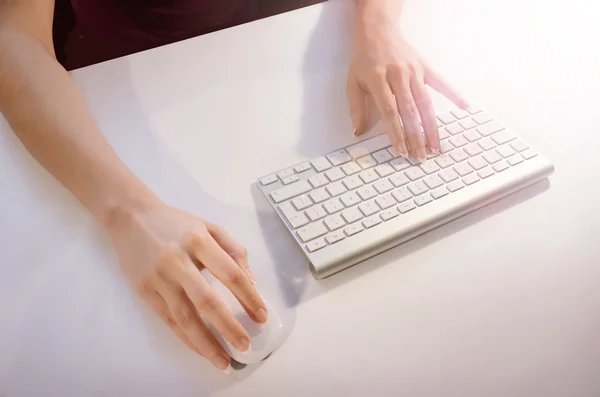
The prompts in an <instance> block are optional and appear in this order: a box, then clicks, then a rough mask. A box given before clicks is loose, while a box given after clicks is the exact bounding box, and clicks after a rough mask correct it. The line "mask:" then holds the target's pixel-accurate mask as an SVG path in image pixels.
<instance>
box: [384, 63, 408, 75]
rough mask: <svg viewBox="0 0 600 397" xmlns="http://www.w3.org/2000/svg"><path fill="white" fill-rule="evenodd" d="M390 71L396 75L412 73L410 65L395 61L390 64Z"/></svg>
mask: <svg viewBox="0 0 600 397" xmlns="http://www.w3.org/2000/svg"><path fill="white" fill-rule="evenodd" d="M388 71H389V73H390V74H392V75H394V76H406V75H407V74H409V73H410V66H409V65H407V64H406V63H403V62H399V63H393V64H391V65H390V66H388Z"/></svg>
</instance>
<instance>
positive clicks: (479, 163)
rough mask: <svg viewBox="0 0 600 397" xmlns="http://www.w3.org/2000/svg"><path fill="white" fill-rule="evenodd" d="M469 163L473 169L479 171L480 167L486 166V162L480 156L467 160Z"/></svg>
mask: <svg viewBox="0 0 600 397" xmlns="http://www.w3.org/2000/svg"><path fill="white" fill-rule="evenodd" d="M468 163H469V165H470V166H471V167H473V169H474V170H475V171H479V170H480V169H482V168H485V167H487V165H488V163H487V162H486V161H485V160H484V159H482V158H481V157H475V158H472V159H470V160H469V161H468Z"/></svg>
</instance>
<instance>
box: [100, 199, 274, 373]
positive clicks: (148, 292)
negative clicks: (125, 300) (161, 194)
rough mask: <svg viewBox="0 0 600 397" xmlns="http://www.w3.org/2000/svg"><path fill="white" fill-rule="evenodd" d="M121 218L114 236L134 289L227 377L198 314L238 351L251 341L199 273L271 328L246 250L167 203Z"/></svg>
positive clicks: (221, 355) (226, 363)
mask: <svg viewBox="0 0 600 397" xmlns="http://www.w3.org/2000/svg"><path fill="white" fill-rule="evenodd" d="M121 218H122V219H118V220H117V221H115V222H114V224H112V225H111V226H110V234H111V237H112V239H113V242H114V244H115V246H116V249H117V253H118V256H119V261H120V263H121V267H122V268H123V271H124V273H125V274H126V276H127V277H128V279H129V281H130V282H131V284H132V285H133V286H134V287H135V288H136V289H137V290H138V292H139V293H140V295H141V296H142V297H143V298H144V299H145V300H146V302H147V303H148V304H149V305H150V306H151V307H152V308H153V309H154V311H155V312H156V313H158V315H159V316H160V317H161V318H162V319H163V320H164V321H165V322H166V323H167V324H168V325H169V327H170V328H171V329H172V330H173V332H174V333H175V334H176V335H177V336H178V337H179V338H180V339H181V340H182V341H183V342H184V343H185V344H186V345H187V346H188V347H189V348H190V349H192V350H193V351H195V352H197V353H198V354H200V355H201V356H203V357H205V358H206V359H208V360H210V361H211V362H212V363H213V365H214V366H215V367H217V368H219V369H220V370H223V371H227V370H228V369H229V368H230V362H231V358H230V357H229V355H228V354H227V353H226V352H225V350H224V349H223V347H222V346H221V345H220V344H219V342H217V340H216V339H215V337H214V336H213V335H212V333H211V332H210V331H209V329H208V328H207V326H206V325H205V324H204V322H203V321H202V319H201V318H200V316H199V315H198V313H200V314H202V316H203V317H204V318H206V319H207V320H208V321H210V322H211V324H212V325H213V326H214V327H215V328H216V329H217V330H218V332H220V333H221V334H222V335H223V336H224V338H225V339H227V340H228V341H229V342H230V343H231V344H232V345H233V346H235V347H236V348H237V349H238V350H240V351H245V350H247V349H248V347H249V346H250V336H249V335H248V333H247V332H246V330H245V329H244V328H243V327H242V325H241V324H240V323H239V322H238V321H237V320H236V319H235V318H234V316H233V315H232V313H231V312H230V311H229V309H228V308H227V307H226V306H225V305H224V304H223V302H222V301H221V300H220V299H219V297H218V296H217V295H216V294H215V293H214V292H213V290H212V289H211V287H210V285H209V283H208V282H207V280H206V279H205V278H204V276H203V275H202V273H201V271H200V270H202V269H205V268H206V269H207V270H208V271H210V272H211V273H212V274H213V275H214V276H215V277H216V278H217V279H219V280H220V281H221V282H222V283H223V284H224V285H225V286H226V287H227V288H229V290H230V291H231V292H232V293H233V294H234V295H235V296H236V297H237V299H238V300H239V301H240V303H241V304H242V306H244V307H245V309H246V311H247V313H248V315H249V316H250V317H251V318H252V319H254V320H255V321H257V322H260V323H263V322H266V320H267V309H266V306H265V303H264V302H263V300H262V299H261V297H260V295H259V294H258V292H257V291H256V289H255V288H254V285H253V278H252V275H251V273H250V270H249V267H248V262H247V259H246V251H245V250H244V248H243V247H242V246H240V245H239V244H238V243H237V242H235V241H234V240H233V239H232V238H231V237H230V236H229V235H228V234H227V233H225V231H223V230H222V229H221V228H220V227H218V226H216V225H213V224H211V223H209V222H206V221H203V220H202V219H200V218H197V217H195V216H193V215H191V214H188V213H186V212H183V211H180V210H178V209H176V208H172V207H169V206H167V205H164V204H162V203H153V204H151V205H149V206H148V208H145V209H144V210H139V211H136V212H135V213H134V214H129V215H127V216H125V217H121Z"/></svg>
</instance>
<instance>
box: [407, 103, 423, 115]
mask: <svg viewBox="0 0 600 397" xmlns="http://www.w3.org/2000/svg"><path fill="white" fill-rule="evenodd" d="M404 112H405V114H406V116H407V117H411V118H413V117H417V115H418V114H419V110H418V109H417V106H416V105H415V104H414V103H407V104H406V105H404Z"/></svg>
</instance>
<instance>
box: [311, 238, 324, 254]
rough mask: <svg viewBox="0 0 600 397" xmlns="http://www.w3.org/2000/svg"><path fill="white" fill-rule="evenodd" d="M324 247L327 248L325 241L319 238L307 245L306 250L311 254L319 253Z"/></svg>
mask: <svg viewBox="0 0 600 397" xmlns="http://www.w3.org/2000/svg"><path fill="white" fill-rule="evenodd" d="M324 247H327V243H326V242H325V239H322V238H318V239H316V240H313V241H311V242H309V243H308V244H306V249H307V250H309V251H310V252H315V251H318V250H320V249H321V248H324Z"/></svg>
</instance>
